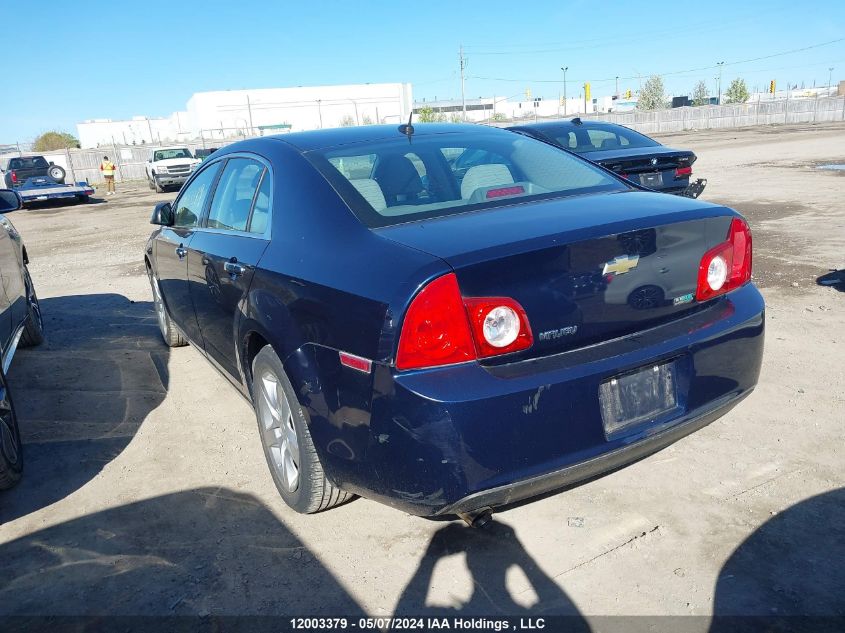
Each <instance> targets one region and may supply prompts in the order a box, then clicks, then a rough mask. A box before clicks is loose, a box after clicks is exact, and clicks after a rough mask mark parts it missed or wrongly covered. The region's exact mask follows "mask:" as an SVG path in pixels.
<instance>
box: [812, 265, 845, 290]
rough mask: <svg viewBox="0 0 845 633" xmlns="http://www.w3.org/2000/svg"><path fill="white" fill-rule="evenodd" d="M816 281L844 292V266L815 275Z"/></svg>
mask: <svg viewBox="0 0 845 633" xmlns="http://www.w3.org/2000/svg"><path fill="white" fill-rule="evenodd" d="M816 283H817V284H818V285H820V286H830V287H832V288H836V289H837V290H838V291H839V292H845V268H843V269H842V270H831V271H830V272H829V273H825V274H824V275H821V276H819V277H816Z"/></svg>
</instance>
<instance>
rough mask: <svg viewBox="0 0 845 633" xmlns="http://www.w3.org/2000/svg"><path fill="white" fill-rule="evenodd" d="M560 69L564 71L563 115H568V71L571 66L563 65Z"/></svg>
mask: <svg viewBox="0 0 845 633" xmlns="http://www.w3.org/2000/svg"><path fill="white" fill-rule="evenodd" d="M560 69H561V70H562V71H563V116H566V71H567V70H569V66H561V67H560Z"/></svg>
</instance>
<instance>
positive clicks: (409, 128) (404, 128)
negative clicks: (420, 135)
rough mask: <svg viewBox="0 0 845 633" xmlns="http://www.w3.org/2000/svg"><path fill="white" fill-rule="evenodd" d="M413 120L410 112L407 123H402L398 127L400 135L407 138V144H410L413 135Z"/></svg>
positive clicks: (412, 114)
mask: <svg viewBox="0 0 845 633" xmlns="http://www.w3.org/2000/svg"><path fill="white" fill-rule="evenodd" d="M413 118H414V113H413V111H412V112H411V114H410V115H409V116H408V122H407V123H403V124H402V125H400V126H399V131H400V132H401V133H402V134H404V135H405V136H407V137H408V142H409V143H410V142H411V137H412V136H413V135H414V126H413V125H411V119H413Z"/></svg>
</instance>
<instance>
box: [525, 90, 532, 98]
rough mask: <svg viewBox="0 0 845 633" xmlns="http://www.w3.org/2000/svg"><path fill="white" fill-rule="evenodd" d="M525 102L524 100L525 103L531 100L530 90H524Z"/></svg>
mask: <svg viewBox="0 0 845 633" xmlns="http://www.w3.org/2000/svg"><path fill="white" fill-rule="evenodd" d="M525 100H526V101H530V100H531V88H526V89H525Z"/></svg>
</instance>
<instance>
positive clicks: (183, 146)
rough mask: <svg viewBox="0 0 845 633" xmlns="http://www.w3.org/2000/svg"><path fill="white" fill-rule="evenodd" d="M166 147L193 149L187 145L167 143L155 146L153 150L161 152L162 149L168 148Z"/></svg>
mask: <svg viewBox="0 0 845 633" xmlns="http://www.w3.org/2000/svg"><path fill="white" fill-rule="evenodd" d="M166 149H187V150H188V151H189V152H190V151H191V150H190V149H189V148H188V146H187V145H166V146H164V147H154V148H153V151H154V152H160V151H161V150H166Z"/></svg>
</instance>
